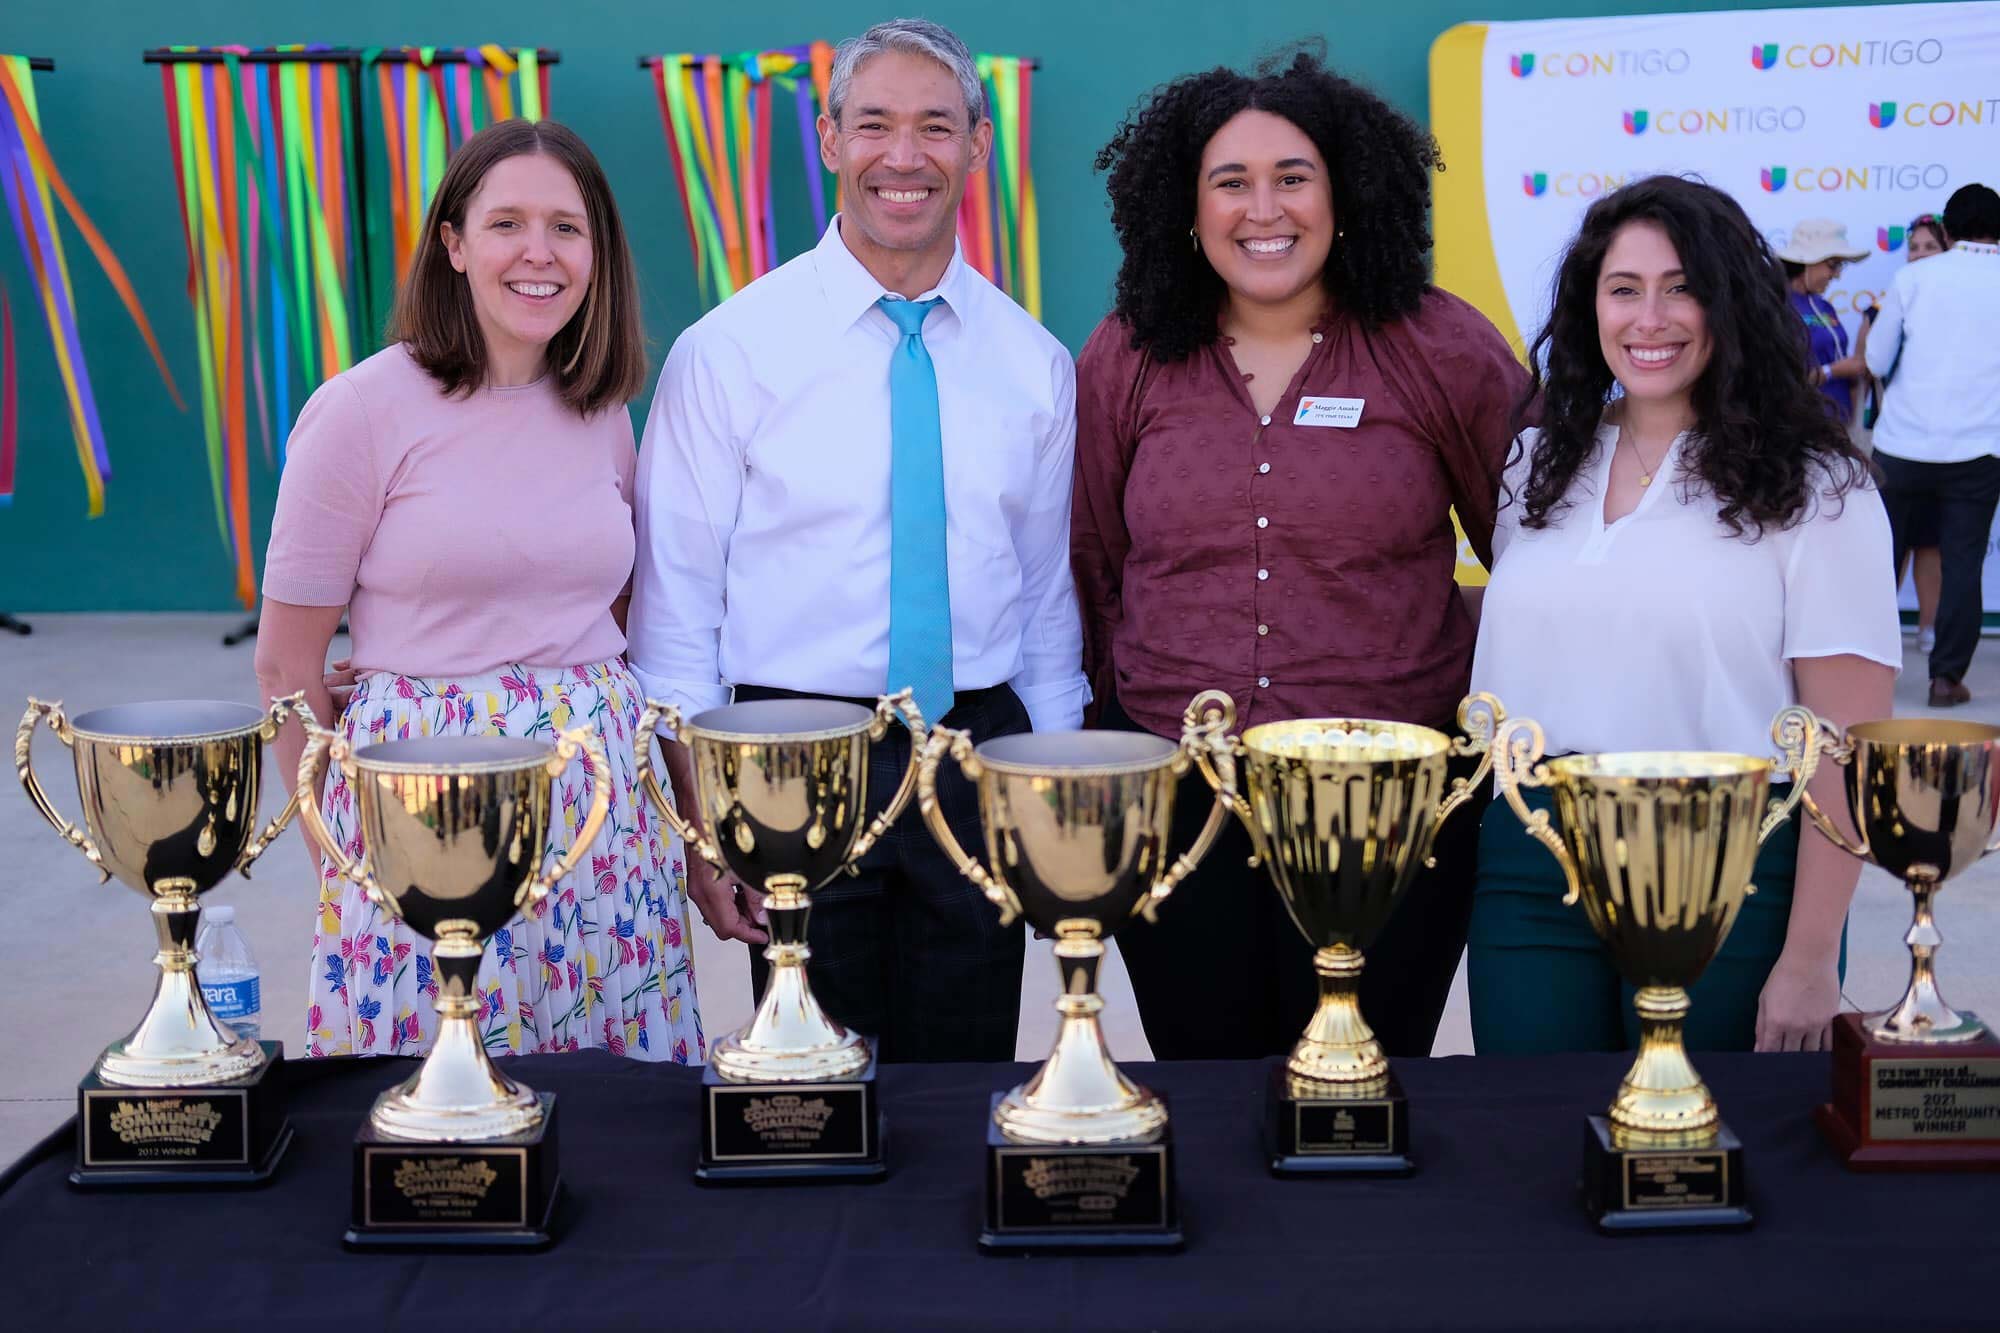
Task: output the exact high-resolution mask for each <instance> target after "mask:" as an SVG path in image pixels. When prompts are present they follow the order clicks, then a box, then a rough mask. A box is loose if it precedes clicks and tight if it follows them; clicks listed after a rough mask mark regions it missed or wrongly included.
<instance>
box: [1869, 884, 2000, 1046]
mask: <svg viewBox="0 0 2000 1333" xmlns="http://www.w3.org/2000/svg"><path fill="white" fill-rule="evenodd" d="M1907 884H1908V887H1909V890H1910V897H1911V898H1912V899H1913V900H1914V902H1915V908H1914V914H1913V916H1912V918H1911V921H1910V931H1909V933H1908V934H1907V935H1905V936H1903V943H1905V944H1907V945H1909V946H1910V984H1909V986H1908V988H1907V989H1905V990H1904V992H1903V998H1902V999H1901V1000H1899V1001H1898V1002H1897V1004H1896V1007H1895V1008H1893V1009H1891V1010H1889V1011H1887V1012H1886V1013H1880V1014H1871V1015H1870V1016H1869V1017H1868V1018H1867V1019H1866V1020H1865V1021H1864V1023H1863V1026H1865V1027H1866V1028H1867V1029H1868V1034H1869V1035H1870V1036H1872V1037H1875V1038H1878V1039H1879V1040H1882V1041H1907V1042H1925V1043H1945V1042H1963V1041H1978V1040H1979V1039H1980V1038H1981V1037H1982V1036H1984V1035H1986V1025H1985V1024H1984V1023H1982V1022H1980V1021H1979V1020H1978V1019H1977V1018H1974V1017H1973V1016H1972V1015H1970V1014H1962V1013H1960V1012H1959V1011H1958V1010H1956V1009H1954V1008H1952V1007H1951V1006H1950V1005H1948V1004H1946V1003H1945V1002H1944V996H1942V995H1940V994H1939V993H1938V985H1937V975H1936V973H1935V972H1933V971H1932V970H1931V967H1932V964H1931V960H1932V959H1933V958H1935V957H1936V956H1937V951H1938V950H1939V949H1941V948H1943V947H1944V936H1943V934H1941V933H1940V932H1939V931H1938V928H1937V923H1936V922H1935V921H1933V920H1932V919H1931V900H1932V899H1933V898H1935V897H1936V896H1937V891H1938V889H1939V888H1940V887H1941V884H1940V881H1939V880H1938V879H1937V878H1936V877H1935V876H1934V875H1925V876H1922V877H1919V876H1917V875H1912V876H1911V877H1910V878H1909V880H1908V881H1907Z"/></svg>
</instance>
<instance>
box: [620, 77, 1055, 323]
mask: <svg viewBox="0 0 2000 1333" xmlns="http://www.w3.org/2000/svg"><path fill="white" fill-rule="evenodd" d="M978 61H979V74H980V78H981V80H982V81H983V82H984V83H985V85H986V93H987V97H988V100H989V101H990V102H991V103H992V106H993V120H994V136H993V140H994V142H993V155H992V159H991V161H990V163H989V165H988V167H987V170H986V171H985V172H984V173H983V174H981V175H979V176H976V177H974V178H973V179H972V180H971V181H969V182H968V183H967V188H966V194H965V199H964V201H963V202H962V203H961V205H960V207H959V218H958V233H959V242H960V245H961V247H962V248H963V250H964V254H965V259H966V262H967V263H969V264H971V265H972V266H973V267H975V268H977V269H978V270H979V271H980V272H981V273H983V274H985V275H986V277H987V278H988V279H990V280H991V281H992V282H994V283H995V284H996V285H998V286H1000V287H1001V288H1002V289H1004V290H1005V291H1006V292H1007V293H1008V295H1010V296H1012V297H1013V298H1014V299H1015V300H1016V301H1019V302H1020V303H1021V305H1022V306H1023V307H1025V308H1026V309H1027V311H1028V312H1029V313H1030V314H1032V315H1033V316H1034V317H1035V318H1037V319H1040V318H1041V314H1042V268H1041V239H1040V231H1039V226H1038V222H1037V217H1036V212H1035V183H1034V177H1033V174H1032V173H1031V172H1030V171H1029V168H1028V162H1029V152H1028V150H1029V138H1030V135H1029V129H1030V115H1029V111H1030V104H1031V91H1032V79H1033V75H1032V62H1029V61H1026V60H1022V59H1020V58H1019V57H1017V56H990V55H983V56H980V57H978ZM649 63H650V66H651V73H652V79H653V91H654V96H655V97H656V99H657V100H658V102H659V108H660V126H661V129H662V130H663V131H664V132H665V134H666V139H667V156H668V158H669V159H670V160H671V162H672V164H673V174H674V181H675V183H676V185H677V186H678V187H679V190H680V196H681V212H682V218H683V220H684V222H685V223H686V226H687V231H688V243H689V245H690V247H691V249H692V251H693V255H694V270H695V283H696V286H697V288H698V289H699V291H700V295H701V303H702V305H703V306H704V307H708V306H712V305H715V304H716V303H718V302H721V301H724V300H727V299H728V298H729V297H730V296H732V295H734V294H735V293H736V292H737V291H738V290H740V289H741V288H742V287H744V286H746V285H747V284H749V283H750V282H752V281H754V280H755V279H757V278H758V277H761V276H762V275H763V274H765V273H767V272H769V271H770V270H771V269H773V268H776V267H777V266H778V264H779V263H780V262H782V261H781V258H780V254H779V248H778V236H777V226H776V219H775V217H774V216H773V213H772V206H771V201H772V198H773V194H772V189H771V128H772V125H773V124H774V123H775V122H774V119H773V116H774V113H773V111H772V101H773V98H772V89H773V88H774V87H775V88H777V89H778V90H779V92H780V93H783V94H786V95H788V96H789V97H790V98H791V100H792V102H793V105H794V109H795V112H796V116H797V121H798V142H799V150H800V161H801V167H802V169H803V170H804V173H805V181H806V191H805V193H806V196H807V198H809V199H810V200H811V202H812V210H813V221H814V224H815V230H814V233H813V235H814V236H815V238H816V237H817V236H818V235H819V234H820V233H822V232H824V231H825V230H826V224H827V221H828V212H827V188H826V176H825V171H824V168H823V167H822V166H821V163H820V160H819V136H818V133H817V131H816V130H815V129H814V122H815V121H816V120H817V118H818V116H819V113H820V110H821V109H822V108H823V107H825V105H826V93H827V84H828V81H829V78H830V76H831V73H832V69H833V48H832V47H831V46H829V45H828V44H827V43H825V42H813V43H811V44H810V45H806V46H791V47H783V48H779V49H777V50H771V51H743V52H738V53H737V54H735V55H663V56H659V57H656V58H654V59H653V60H651V61H650V62H649Z"/></svg>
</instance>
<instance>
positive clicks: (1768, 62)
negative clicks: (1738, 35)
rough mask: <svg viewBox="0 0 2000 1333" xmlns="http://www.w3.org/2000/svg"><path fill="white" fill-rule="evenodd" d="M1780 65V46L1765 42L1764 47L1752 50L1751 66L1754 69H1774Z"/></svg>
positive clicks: (1756, 47)
mask: <svg viewBox="0 0 2000 1333" xmlns="http://www.w3.org/2000/svg"><path fill="white" fill-rule="evenodd" d="M1777 63H1778V44H1777V43H1776V42H1765V43H1764V44H1763V45H1762V46H1753V47H1751V48H1750V65H1751V68H1753V69H1773V68H1775V67H1776V66H1777Z"/></svg>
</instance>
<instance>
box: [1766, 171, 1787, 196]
mask: <svg viewBox="0 0 2000 1333" xmlns="http://www.w3.org/2000/svg"><path fill="white" fill-rule="evenodd" d="M1763 178H1764V193H1765V194H1776V193H1777V192H1778V191H1780V190H1782V189H1784V188H1785V169H1784V168H1783V167H1765V168H1764V172H1763Z"/></svg>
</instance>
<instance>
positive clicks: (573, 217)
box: [486, 204, 583, 222]
mask: <svg viewBox="0 0 2000 1333" xmlns="http://www.w3.org/2000/svg"><path fill="white" fill-rule="evenodd" d="M486 211H487V212H489V213H532V212H534V211H535V210H534V209H532V208H529V207H528V206H527V205H526V204H488V205H487V206H486ZM549 216H550V217H553V218H565V219H567V220H569V221H571V222H581V221H582V220H583V214H581V213H572V212H570V211H569V210H568V209H567V208H558V209H554V210H552V211H551V212H550V213H549Z"/></svg>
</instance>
